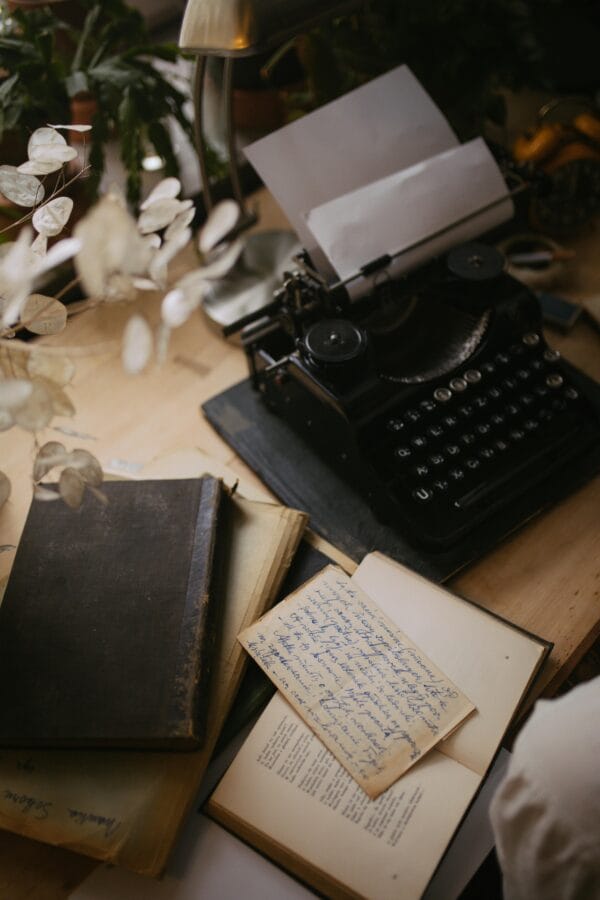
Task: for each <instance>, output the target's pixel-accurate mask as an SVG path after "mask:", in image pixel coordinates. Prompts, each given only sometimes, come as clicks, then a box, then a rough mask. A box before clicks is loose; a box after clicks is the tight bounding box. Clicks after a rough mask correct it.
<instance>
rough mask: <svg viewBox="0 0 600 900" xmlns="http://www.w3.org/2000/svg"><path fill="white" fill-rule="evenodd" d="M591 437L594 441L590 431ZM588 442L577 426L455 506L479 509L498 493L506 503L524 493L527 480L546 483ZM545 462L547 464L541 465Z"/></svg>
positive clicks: (483, 485) (464, 495)
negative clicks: (511, 488) (582, 436)
mask: <svg viewBox="0 0 600 900" xmlns="http://www.w3.org/2000/svg"><path fill="white" fill-rule="evenodd" d="M576 436H577V438H579V439H578V440H574V438H575V437H576ZM588 438H591V434H590V433H589V432H588ZM587 443H589V441H585V440H584V441H582V440H581V426H580V425H575V426H573V427H572V428H570V429H569V430H568V431H566V432H563V434H562V435H561V436H560V438H559V439H558V440H554V441H552V442H551V443H549V444H547V445H546V446H545V447H543V448H541V449H540V450H539V451H538V452H537V453H533V454H532V455H531V456H528V457H527V459H524V460H523V461H522V462H521V463H519V464H518V465H515V466H513V467H512V468H511V469H509V470H508V471H506V472H505V473H504V474H503V475H500V476H499V477H497V478H492V479H490V480H489V481H486V482H484V483H482V484H479V485H477V486H476V487H474V488H471V490H470V491H468V492H467V493H466V494H463V496H462V497H459V498H458V499H457V500H455V501H454V504H455V506H456V507H457V508H458V509H464V510H466V509H470V508H473V507H477V506H479V505H480V504H481V503H482V502H487V503H489V502H490V501H491V502H492V503H493V500H494V496H493V495H494V494H497V493H498V491H502V498H501V499H502V501H503V502H504V501H506V500H510V499H511V496H513V495H514V494H520V493H522V492H523V479H524V478H526V477H527V478H528V481H529V484H534V483H536V482H539V481H543V479H544V478H546V477H547V476H548V475H549V474H550V473H551V472H553V471H554V470H555V469H558V468H560V467H561V466H562V465H564V463H565V461H566V460H567V459H568V458H569V457H570V456H574V455H577V454H578V453H581V451H582V450H583V449H585V446H586V445H587ZM561 451H562V452H561ZM549 457H551V458H549ZM544 462H546V463H547V464H546V465H541V463H544ZM511 482H516V483H515V484H514V490H513V491H511V490H510V485H511Z"/></svg>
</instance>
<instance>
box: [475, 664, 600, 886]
mask: <svg viewBox="0 0 600 900" xmlns="http://www.w3.org/2000/svg"><path fill="white" fill-rule="evenodd" d="M490 817H491V820H492V827H493V829H494V834H495V837H496V849H497V852H498V858H499V861H500V866H501V868H502V872H503V878H504V896H505V900H600V678H595V679H593V680H592V681H589V682H586V683H584V684H581V685H579V686H578V687H576V688H574V689H573V690H571V691H570V692H569V693H568V694H566V695H564V696H563V697H561V698H559V699H557V700H541V701H538V703H537V704H536V706H535V709H534V711H533V714H532V715H531V718H530V719H529V721H528V722H527V723H526V725H525V726H524V727H523V730H522V732H521V733H520V735H519V737H518V738H517V740H516V742H515V746H514V752H513V756H512V759H511V762H510V765H509V767H508V771H507V773H506V776H505V778H504V780H503V781H502V783H501V784H500V785H499V787H498V790H497V791H496V794H495V795H494V798H493V800H492V804H491V807H490Z"/></svg>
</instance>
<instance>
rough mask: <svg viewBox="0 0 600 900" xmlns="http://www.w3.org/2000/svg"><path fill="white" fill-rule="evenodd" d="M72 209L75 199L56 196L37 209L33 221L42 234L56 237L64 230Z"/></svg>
mask: <svg viewBox="0 0 600 900" xmlns="http://www.w3.org/2000/svg"><path fill="white" fill-rule="evenodd" d="M72 211H73V201H72V200H71V198H70V197H56V198H55V199H54V200H50V201H49V202H48V203H45V204H44V205H43V206H40V207H39V208H38V209H36V211H35V212H34V214H33V218H32V220H31V223H32V225H33V227H34V228H35V230H36V231H39V233H40V234H43V235H45V236H46V237H54V236H55V235H57V234H60V232H61V231H62V230H63V228H64V227H65V225H66V224H67V222H68V220H69V216H70V215H71V213H72Z"/></svg>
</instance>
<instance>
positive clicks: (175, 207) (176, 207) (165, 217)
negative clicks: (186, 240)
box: [138, 199, 188, 234]
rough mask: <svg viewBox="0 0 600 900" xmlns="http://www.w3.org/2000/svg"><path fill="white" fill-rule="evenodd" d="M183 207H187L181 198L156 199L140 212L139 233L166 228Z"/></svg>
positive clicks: (148, 232)
mask: <svg viewBox="0 0 600 900" xmlns="http://www.w3.org/2000/svg"><path fill="white" fill-rule="evenodd" d="M183 209H188V207H187V206H185V207H183V205H182V201H181V200H173V199H167V200H157V201H156V203H153V204H152V205H151V206H149V207H148V208H147V209H144V210H143V211H142V212H141V214H140V216H139V218H138V228H139V231H140V234H150V233H151V232H153V231H160V230H161V229H162V228H166V227H167V225H170V224H171V222H173V220H174V219H175V218H176V216H177V215H178V214H179V213H180V212H182V211H183Z"/></svg>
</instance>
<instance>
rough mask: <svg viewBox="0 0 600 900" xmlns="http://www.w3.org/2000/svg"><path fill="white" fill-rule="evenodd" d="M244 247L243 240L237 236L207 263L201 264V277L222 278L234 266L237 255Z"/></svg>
mask: <svg viewBox="0 0 600 900" xmlns="http://www.w3.org/2000/svg"><path fill="white" fill-rule="evenodd" d="M243 249H244V242H243V241H242V240H241V239H239V238H238V240H237V241H234V242H233V244H229V246H228V247H226V248H225V250H223V251H222V252H221V253H220V254H219V255H218V256H216V257H214V259H211V260H210V262H208V263H207V265H205V266H203V268H202V269H200V270H199V271H200V272H201V273H202V277H203V278H206V279H209V280H213V279H215V278H223V276H224V275H227V273H228V272H229V271H230V270H231V269H232V268H233V266H235V264H236V262H237V260H238V257H239V255H240V253H241V252H242V250H243Z"/></svg>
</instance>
